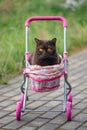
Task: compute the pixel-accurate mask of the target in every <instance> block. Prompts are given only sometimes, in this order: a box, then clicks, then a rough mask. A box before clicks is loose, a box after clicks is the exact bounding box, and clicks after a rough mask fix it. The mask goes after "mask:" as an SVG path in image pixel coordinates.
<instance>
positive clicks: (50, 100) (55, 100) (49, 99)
mask: <svg viewBox="0 0 87 130" xmlns="http://www.w3.org/2000/svg"><path fill="white" fill-rule="evenodd" d="M29 101H63V100H57V99H53V100H52V99H47V100H46V99H30V100H29Z"/></svg>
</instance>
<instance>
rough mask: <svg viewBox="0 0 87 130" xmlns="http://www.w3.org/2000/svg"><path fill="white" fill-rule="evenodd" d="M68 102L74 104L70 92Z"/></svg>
mask: <svg viewBox="0 0 87 130" xmlns="http://www.w3.org/2000/svg"><path fill="white" fill-rule="evenodd" d="M68 101H69V102H72V92H70V94H69V95H68Z"/></svg>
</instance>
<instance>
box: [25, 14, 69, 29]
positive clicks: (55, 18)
mask: <svg viewBox="0 0 87 130" xmlns="http://www.w3.org/2000/svg"><path fill="white" fill-rule="evenodd" d="M42 20H58V21H61V22H62V24H63V27H67V20H66V19H65V18H64V17H62V16H33V17H30V18H28V19H27V20H26V22H25V26H26V27H29V25H30V23H31V22H32V21H42Z"/></svg>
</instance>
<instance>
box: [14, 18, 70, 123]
mask: <svg viewBox="0 0 87 130" xmlns="http://www.w3.org/2000/svg"><path fill="white" fill-rule="evenodd" d="M42 20H57V21H61V22H62V24H63V28H64V54H63V58H62V62H61V63H60V64H58V65H53V66H44V67H41V66H38V65H30V64H29V62H28V60H29V56H30V54H29V51H28V47H29V46H28V45H29V43H28V37H29V26H30V23H31V22H33V21H42ZM25 27H26V52H25V68H24V71H23V75H24V81H23V83H22V85H21V92H22V94H21V100H20V101H19V102H17V105H16V119H17V120H20V119H21V112H25V111H35V112H37V111H38V112H41V111H42V110H30V109H26V101H27V100H28V94H27V91H28V86H29V83H28V80H29V79H30V81H31V84H30V86H31V89H32V90H33V91H35V92H48V91H53V90H55V89H58V87H59V86H60V78H61V77H62V76H64V100H63V110H57V111H54V110H49V111H50V112H66V118H67V120H68V121H70V120H71V119H72V92H71V85H70V83H69V82H68V81H67V77H68V72H67V70H68V65H67V62H68V56H67V50H66V29H67V21H66V19H65V18H64V17H62V16H35V17H30V18H28V19H27V20H26V22H25ZM34 101H37V100H34ZM39 101H43V100H39ZM47 101H50V100H47ZM52 101H58V100H52ZM61 101H62V100H61ZM44 111H45V112H47V111H48V110H44Z"/></svg>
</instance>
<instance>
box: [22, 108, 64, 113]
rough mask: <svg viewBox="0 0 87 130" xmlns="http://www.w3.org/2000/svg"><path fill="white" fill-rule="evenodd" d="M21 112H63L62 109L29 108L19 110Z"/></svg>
mask: <svg viewBox="0 0 87 130" xmlns="http://www.w3.org/2000/svg"><path fill="white" fill-rule="evenodd" d="M21 111H22V112H24V111H25V112H65V111H64V110H29V109H27V108H26V109H25V110H21Z"/></svg>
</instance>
